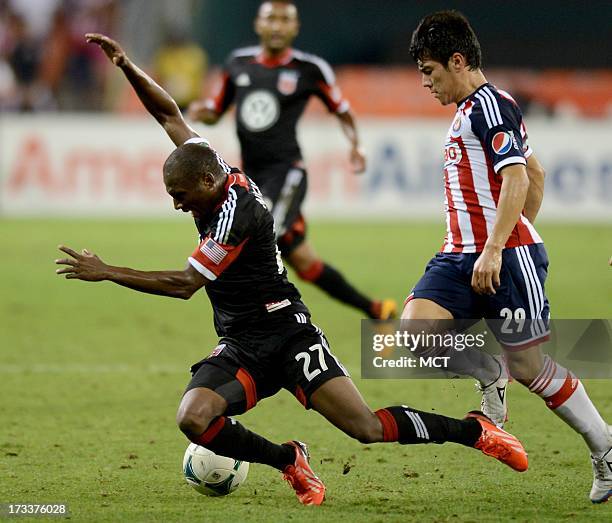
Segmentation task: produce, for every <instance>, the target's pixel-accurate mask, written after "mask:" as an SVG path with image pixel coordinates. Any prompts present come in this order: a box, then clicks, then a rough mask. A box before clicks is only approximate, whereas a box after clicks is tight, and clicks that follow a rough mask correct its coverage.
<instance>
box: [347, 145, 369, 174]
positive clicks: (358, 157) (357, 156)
mask: <svg viewBox="0 0 612 523" xmlns="http://www.w3.org/2000/svg"><path fill="white" fill-rule="evenodd" d="M350 160H351V168H352V169H353V172H354V173H355V174H361V173H362V172H365V170H366V157H365V153H364V152H363V150H362V149H361V148H360V147H353V148H352V149H351V156H350Z"/></svg>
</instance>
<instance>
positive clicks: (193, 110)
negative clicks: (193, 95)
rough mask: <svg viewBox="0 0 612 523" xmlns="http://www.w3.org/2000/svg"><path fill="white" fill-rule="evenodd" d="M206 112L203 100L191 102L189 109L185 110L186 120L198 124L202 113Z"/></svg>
mask: <svg viewBox="0 0 612 523" xmlns="http://www.w3.org/2000/svg"><path fill="white" fill-rule="evenodd" d="M205 111H206V102H205V101H203V100H198V101H195V102H191V103H190V104H189V107H188V108H187V118H189V119H190V120H193V121H194V122H199V121H200V120H201V119H202V117H203V116H204V112H205Z"/></svg>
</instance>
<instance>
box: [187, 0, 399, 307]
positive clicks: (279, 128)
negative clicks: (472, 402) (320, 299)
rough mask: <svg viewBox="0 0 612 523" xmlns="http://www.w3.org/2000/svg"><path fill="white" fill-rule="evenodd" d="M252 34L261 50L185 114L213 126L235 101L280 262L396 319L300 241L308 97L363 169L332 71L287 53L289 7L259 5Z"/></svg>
mask: <svg viewBox="0 0 612 523" xmlns="http://www.w3.org/2000/svg"><path fill="white" fill-rule="evenodd" d="M255 30H256V32H257V34H258V35H259V38H260V46H256V47H247V48H244V49H238V50H236V51H234V52H233V53H232V54H231V55H230V57H229V59H228V60H227V62H226V65H225V69H224V71H223V79H222V81H221V85H220V86H219V87H218V89H217V90H216V95H215V96H214V97H213V98H211V99H209V100H206V101H204V102H194V103H193V104H191V106H190V109H189V116H190V118H192V119H194V120H199V121H202V122H204V123H206V124H209V125H212V124H215V123H217V122H218V121H219V119H220V118H221V116H222V115H223V114H224V113H225V112H226V111H227V110H228V108H229V107H230V106H231V105H232V104H234V103H235V104H236V128H237V132H238V139H239V141H240V148H241V152H242V168H243V170H244V172H245V173H246V174H247V175H248V176H250V177H251V178H252V179H253V180H254V181H255V183H257V185H258V186H259V188H260V189H261V192H262V194H263V196H264V198H265V200H266V203H267V204H268V206H269V208H270V210H271V212H272V215H273V216H274V223H275V226H276V234H277V236H278V246H279V248H280V251H281V254H282V255H283V257H284V258H285V260H286V261H287V262H288V263H289V265H291V267H293V269H295V271H296V273H297V274H298V276H299V277H300V278H301V279H302V280H305V281H308V282H311V283H314V284H315V285H316V286H317V287H319V288H320V289H322V290H324V291H325V292H327V293H328V294H330V295H331V296H333V297H334V298H336V299H337V300H340V301H341V302H343V303H346V304H347V305H351V306H353V307H356V308H358V309H360V310H362V311H363V312H364V313H365V314H367V315H368V316H369V317H370V318H378V319H387V318H389V317H392V316H395V314H396V304H395V302H394V301H392V300H381V301H377V300H371V299H370V298H368V297H367V296H365V295H363V294H362V293H360V292H359V291H358V290H357V289H355V288H354V287H353V286H352V285H351V284H350V283H349V282H348V281H347V280H346V279H345V278H344V277H343V276H342V274H340V272H338V271H337V270H336V269H334V268H333V267H332V266H330V265H329V264H327V263H325V262H323V261H322V260H321V259H320V258H319V256H318V255H317V253H316V252H315V250H314V248H313V247H312V245H311V244H310V243H309V242H308V241H307V240H306V222H305V220H304V216H303V215H302V211H301V206H302V202H303V200H304V197H305V195H306V187H307V175H306V170H305V167H304V163H303V161H302V153H301V151H300V146H299V144H298V142H297V136H296V125H297V122H298V120H299V119H300V117H301V116H302V113H303V112H304V108H305V107H306V104H307V102H308V100H309V99H310V97H311V96H316V97H317V98H319V99H321V100H322V102H323V103H324V104H325V105H326V106H327V109H328V110H329V111H330V112H331V113H333V114H335V115H336V116H337V117H338V120H339V122H340V125H341V127H342V129H343V131H344V134H345V135H346V136H347V138H348V140H349V142H350V144H351V149H350V160H351V164H352V166H353V169H354V171H355V172H356V173H360V172H362V171H364V170H365V157H364V155H363V153H362V151H361V150H360V148H359V138H358V135H357V129H356V127H355V121H354V118H353V115H352V113H351V111H350V109H349V104H348V102H347V101H346V100H345V99H344V98H343V97H342V94H341V93H340V90H339V88H338V86H337V85H336V83H335V78H334V73H333V71H332V69H331V67H330V66H329V65H328V64H327V62H325V61H324V60H322V59H321V58H319V57H317V56H314V55H311V54H307V53H304V52H302V51H298V50H297V49H292V48H291V44H292V42H293V40H294V39H295V37H296V36H297V34H298V30H299V21H298V12H297V8H296V6H295V5H294V4H293V2H290V1H285V0H274V1H266V2H263V3H262V4H261V6H260V8H259V12H258V14H257V18H256V19H255Z"/></svg>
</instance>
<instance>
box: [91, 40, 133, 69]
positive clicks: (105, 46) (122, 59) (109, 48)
mask: <svg viewBox="0 0 612 523" xmlns="http://www.w3.org/2000/svg"><path fill="white" fill-rule="evenodd" d="M85 38H86V39H87V41H88V42H89V43H90V44H97V45H99V46H100V48H101V49H102V51H104V53H105V54H106V56H108V59H109V60H110V61H111V62H113V64H115V65H116V66H117V67H121V66H122V65H125V63H126V62H127V60H128V57H127V55H126V54H125V51H124V50H123V49H122V48H121V46H120V45H119V44H118V43H117V42H115V41H114V40H113V39H112V38H109V37H108V36H105V35H103V34H99V33H87V34H86V35H85Z"/></svg>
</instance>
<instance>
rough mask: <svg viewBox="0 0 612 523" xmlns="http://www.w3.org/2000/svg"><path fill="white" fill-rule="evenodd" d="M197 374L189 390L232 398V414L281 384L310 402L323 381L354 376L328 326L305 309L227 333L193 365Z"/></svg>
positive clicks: (229, 401)
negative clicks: (261, 325) (334, 350)
mask: <svg viewBox="0 0 612 523" xmlns="http://www.w3.org/2000/svg"><path fill="white" fill-rule="evenodd" d="M191 374H192V378H191V381H190V382H189V384H188V385H187V388H186V391H188V390H191V389H194V388H196V387H205V388H208V389H212V390H214V391H215V392H217V393H218V394H219V395H221V396H222V397H223V398H224V399H225V400H226V401H227V405H228V408H227V410H226V412H225V413H226V415H228V416H232V415H236V414H242V413H244V412H246V411H247V410H249V409H251V408H253V407H254V406H255V405H256V404H257V402H258V401H259V400H262V399H264V398H268V397H270V396H273V395H274V394H276V393H277V392H278V391H279V390H280V389H286V390H288V391H289V392H291V393H292V394H293V395H294V396H295V397H296V398H297V399H298V400H299V401H300V403H302V405H304V407H306V408H310V402H309V399H310V396H311V395H312V393H313V392H314V391H316V390H317V389H318V388H319V387H320V386H321V385H323V384H324V383H325V382H327V381H329V380H330V379H332V378H336V377H338V376H348V373H347V372H346V369H345V368H344V367H343V366H342V364H341V363H340V362H339V361H338V360H337V359H336V357H335V356H334V355H333V354H332V353H331V351H330V349H329V343H328V341H327V338H325V335H324V334H323V331H321V329H319V328H318V327H316V326H315V325H313V324H312V323H310V320H309V318H308V315H307V314H305V313H296V314H294V315H293V316H290V315H286V316H285V317H284V318H283V319H282V320H281V321H278V320H275V321H273V322H270V324H268V323H266V325H265V328H257V329H253V330H250V331H248V332H247V333H245V334H242V335H240V338H239V339H236V338H221V340H219V344H218V345H217V347H216V348H215V349H214V350H213V351H212V353H211V354H210V356H208V357H207V358H204V359H203V360H201V361H199V362H197V363H195V364H194V365H193V366H192V367H191Z"/></svg>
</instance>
